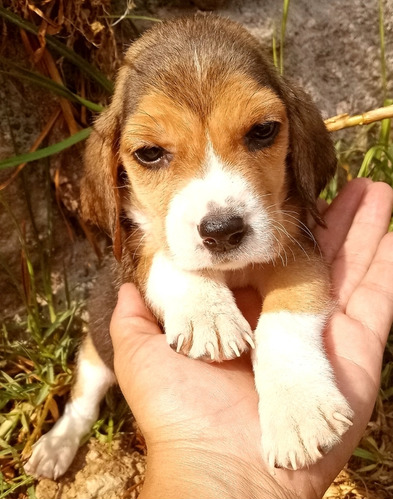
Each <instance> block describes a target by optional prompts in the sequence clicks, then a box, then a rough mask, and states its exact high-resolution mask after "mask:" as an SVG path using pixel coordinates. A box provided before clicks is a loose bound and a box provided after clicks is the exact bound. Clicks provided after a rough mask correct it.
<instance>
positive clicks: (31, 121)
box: [0, 0, 393, 498]
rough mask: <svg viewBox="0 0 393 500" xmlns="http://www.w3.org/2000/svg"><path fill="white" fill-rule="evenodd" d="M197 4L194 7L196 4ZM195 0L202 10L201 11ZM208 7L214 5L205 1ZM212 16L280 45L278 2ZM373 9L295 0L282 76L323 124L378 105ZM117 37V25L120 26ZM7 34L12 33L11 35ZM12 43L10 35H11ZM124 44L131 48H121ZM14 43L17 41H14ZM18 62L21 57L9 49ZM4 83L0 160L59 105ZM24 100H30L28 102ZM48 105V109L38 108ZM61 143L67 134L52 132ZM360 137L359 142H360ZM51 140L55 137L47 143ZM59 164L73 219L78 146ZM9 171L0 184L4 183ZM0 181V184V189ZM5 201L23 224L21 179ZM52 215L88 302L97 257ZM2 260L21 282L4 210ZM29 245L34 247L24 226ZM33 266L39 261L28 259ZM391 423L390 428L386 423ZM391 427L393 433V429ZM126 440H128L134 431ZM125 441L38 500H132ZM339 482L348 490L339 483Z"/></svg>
mask: <svg viewBox="0 0 393 500" xmlns="http://www.w3.org/2000/svg"><path fill="white" fill-rule="evenodd" d="M195 3H196V4H198V2H197V1H196V0H195ZM201 3H203V2H202V0H200V2H199V5H201ZM207 3H210V4H212V3H214V2H207ZM218 3H220V4H221V6H220V7H219V8H218V9H216V12H217V13H218V14H221V15H223V16H227V17H229V18H231V19H233V20H236V21H238V22H240V23H242V24H243V25H245V26H246V27H247V28H248V29H249V30H250V31H251V32H252V33H253V34H254V35H255V36H256V37H257V38H258V39H259V40H261V41H262V42H263V43H265V44H267V46H269V47H271V45H272V36H273V31H275V32H276V36H277V38H279V31H280V25H281V6H282V2H278V1H276V2H269V1H267V0H249V1H241V0H228V1H225V0H224V1H221V2H218ZM124 4H125V2H124V0H119V1H118V2H117V3H116V12H124V11H125V5H124ZM136 4H137V5H136V9H135V11H134V13H135V14H139V15H147V16H153V17H159V18H161V19H165V18H168V17H173V16H177V15H183V14H187V13H191V12H195V11H196V10H197V7H196V5H195V4H193V3H191V2H188V1H164V0H163V1H159V0H146V1H142V0H140V1H137V2H136ZM383 4H384V9H385V43H386V47H385V50H386V66H387V68H388V75H387V81H388V95H390V96H392V93H393V78H392V77H393V75H392V74H391V71H392V68H393V0H385V2H383ZM378 18H379V12H378V2H377V1H376V0H375V1H373V2H370V1H367V0H330V1H329V2H327V1H326V0H314V1H312V2H310V1H309V0H293V1H292V2H291V4H290V9H289V16H288V21H287V31H286V36H285V53H284V68H285V74H286V75H287V76H289V77H291V78H292V79H294V80H295V81H297V82H298V83H299V84H301V85H302V86H303V87H304V88H305V89H306V90H307V91H308V92H309V93H310V94H311V96H312V97H313V98H314V100H315V102H316V103H317V105H318V106H319V108H320V109H321V111H322V114H323V116H324V117H329V116H334V115H337V114H340V113H350V114H355V113H361V112H364V111H367V110H370V109H373V108H376V107H379V106H381V105H382V104H383V100H384V97H385V94H384V91H383V87H382V84H381V62H380V41H379V24H378ZM134 23H135V25H136V26H137V28H138V30H139V31H143V30H144V29H145V28H147V27H149V25H150V23H149V22H147V21H134ZM117 29H118V32H119V33H120V30H121V28H119V25H118V28H117ZM9 36H12V33H9ZM14 36H16V35H14ZM125 42H126V43H127V41H125ZM18 43H19V42H18ZM12 50H14V55H15V57H16V58H17V59H18V60H19V59H20V58H21V57H23V56H22V55H21V54H23V50H22V49H20V50H19V49H18V48H17V47H15V48H14V49H12ZM3 83H4V84H2V85H0V158H6V157H8V156H11V155H13V154H14V151H15V150H16V151H17V152H24V151H27V150H28V148H29V147H30V146H31V144H32V143H33V141H34V139H35V138H36V136H37V135H38V132H37V131H39V130H42V128H43V124H44V123H45V121H46V120H47V119H48V117H49V116H50V114H51V112H52V111H51V110H52V109H53V107H54V103H55V100H52V99H51V98H48V95H47V94H46V93H44V92H43V91H40V90H37V89H36V88H30V87H27V86H25V85H24V84H21V83H19V82H16V81H15V80H12V81H9V80H7V81H6V80H5V81H4V82H3ZM25 96H28V98H26V97H25ZM43 103H44V104H43ZM55 133H56V134H58V135H59V136H61V135H63V134H64V133H65V131H64V130H61V129H58V130H56V132H55ZM359 137H360V139H359ZM362 137H363V136H362V132H360V131H359V129H356V130H353V131H346V132H345V133H337V134H336V135H335V137H334V139H335V140H338V139H339V138H341V139H345V140H347V141H348V142H350V143H354V142H356V141H358V140H363V139H362ZM52 139H53V138H52ZM59 165H60V167H61V170H60V172H61V178H60V183H61V188H62V189H61V192H62V196H63V198H64V200H63V202H64V203H65V205H66V207H67V209H69V210H68V212H67V213H68V217H70V216H71V219H72V217H75V214H76V208H77V201H76V200H77V198H78V197H77V191H78V183H79V177H80V171H81V149H78V148H74V149H73V150H69V151H67V152H66V153H65V154H62V155H59V156H58V157H57V158H56V159H52V160H51V164H50V171H51V172H53V171H54V169H55V167H56V166H59ZM28 172H29V173H28V175H29V177H28V188H27V189H28V191H29V192H30V196H31V199H32V204H33V207H34V213H35V217H36V225H37V227H38V231H39V232H40V233H44V228H45V227H46V220H47V219H46V202H45V197H44V196H42V193H43V190H44V189H45V175H46V174H45V169H43V168H41V167H40V165H38V164H34V165H33V166H29V170H28ZM7 176H8V173H6V174H2V176H1V177H7ZM1 177H0V182H1ZM2 195H3V197H4V198H5V199H6V200H7V201H8V203H9V204H10V206H11V207H12V211H13V214H14V216H15V218H16V220H17V221H18V222H19V223H22V221H26V220H28V219H29V217H28V212H27V207H26V203H25V196H24V191H23V179H22V176H19V177H18V178H17V179H16V180H15V181H14V182H13V183H12V184H11V185H10V186H9V187H8V188H7V189H6V190H5V191H3V193H2ZM53 211H54V228H55V230H54V231H53V235H54V242H53V254H54V262H53V273H54V279H57V280H58V281H59V286H61V276H62V273H63V269H64V267H65V268H66V269H67V279H68V285H69V288H70V289H71V290H72V291H73V293H75V294H76V296H78V297H80V298H85V297H86V295H87V293H88V290H89V288H90V287H91V282H92V279H93V278H94V276H95V273H96V268H97V264H98V259H97V255H96V253H95V252H94V251H93V249H92V248H91V246H90V244H89V243H88V242H87V241H86V238H85V237H84V235H83V232H82V231H80V230H79V231H78V230H76V232H75V233H74V238H73V241H72V240H71V239H70V236H69V234H68V231H67V228H66V226H65V224H64V221H63V218H62V216H61V214H59V213H58V211H57V208H56V204H55V203H54V204H53ZM0 227H1V233H0V248H1V258H2V259H3V260H4V261H5V262H6V263H7V264H8V266H9V267H10V268H11V269H13V270H15V275H16V276H18V275H19V266H20V251H19V250H16V249H19V243H18V236H17V233H16V231H15V228H14V226H13V223H12V221H11V220H10V217H9V215H8V214H7V213H6V212H5V211H4V209H3V208H2V207H1V208H0ZM26 238H27V240H28V241H33V236H32V230H31V228H30V226H29V225H28V224H27V226H26ZM33 260H34V261H35V262H36V263H38V260H39V256H38V255H35V254H34V253H33ZM0 273H1V275H0V282H1V283H2V287H1V292H0V294H1V301H2V310H3V315H4V318H13V317H17V316H18V315H22V314H23V304H22V303H21V302H20V298H19V295H18V293H17V292H16V290H15V287H14V286H13V285H12V283H11V281H10V279H9V276H8V275H7V274H4V273H3V272H2V270H0ZM390 424H391V421H390ZM390 430H392V427H390ZM131 435H132V433H131ZM129 440H130V435H126V437H124V436H122V437H120V438H118V439H116V440H115V441H114V443H113V444H112V447H111V449H109V447H108V445H104V444H101V443H99V442H98V441H96V440H91V441H90V442H89V443H87V444H86V445H84V446H83V447H81V449H80V452H79V454H78V456H77V458H76V459H75V462H74V463H73V465H72V468H71V469H70V471H69V472H68V473H67V474H66V475H65V476H64V477H63V478H61V479H60V480H59V481H57V482H54V481H49V480H42V481H40V482H39V483H38V486H37V491H36V493H37V497H38V498H135V497H136V495H137V494H138V491H139V488H140V484H141V481H142V480H143V475H144V470H145V458H144V456H143V453H141V452H140V451H139V450H136V449H133V447H132V446H131V445H130V441H129ZM342 485H344V486H342ZM364 491H365V490H364V488H363V487H362V484H361V481H359V480H358V479H357V478H356V477H350V473H349V472H343V473H342V474H341V476H340V477H339V478H338V479H337V481H336V482H335V484H334V485H333V486H332V488H331V489H329V491H328V492H327V494H326V497H327V498H343V497H345V498H363V497H364V495H366V494H367V496H371V497H372V496H373V493H372V492H369V491H368V492H367V493H365V492H364Z"/></svg>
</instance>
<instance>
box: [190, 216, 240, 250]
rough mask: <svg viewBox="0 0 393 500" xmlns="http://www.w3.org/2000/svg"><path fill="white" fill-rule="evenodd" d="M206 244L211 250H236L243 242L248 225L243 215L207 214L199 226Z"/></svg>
mask: <svg viewBox="0 0 393 500" xmlns="http://www.w3.org/2000/svg"><path fill="white" fill-rule="evenodd" d="M198 232H199V235H200V236H201V238H202V242H203V244H204V246H205V247H206V248H207V249H208V250H210V251H211V252H217V253H218V252H226V251H229V250H234V249H235V248H236V247H238V246H239V245H240V243H241V242H242V240H243V238H244V236H245V234H246V232H247V226H246V225H245V223H244V220H243V218H242V217H237V216H236V217H223V216H206V217H204V218H203V219H202V220H201V223H200V224H199V226H198Z"/></svg>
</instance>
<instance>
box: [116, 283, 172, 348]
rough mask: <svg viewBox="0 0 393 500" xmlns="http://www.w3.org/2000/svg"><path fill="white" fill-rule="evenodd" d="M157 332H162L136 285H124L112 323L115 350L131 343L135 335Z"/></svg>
mask: <svg viewBox="0 0 393 500" xmlns="http://www.w3.org/2000/svg"><path fill="white" fill-rule="evenodd" d="M157 333H162V332H161V330H160V328H159V326H158V324H157V321H156V319H155V318H154V316H153V314H152V313H151V312H150V311H149V309H148V308H147V307H146V305H145V303H144V301H143V299H142V297H141V294H140V293H139V291H138V289H137V288H136V286H135V285H133V284H132V283H125V284H124V285H122V286H121V287H120V289H119V293H118V298H117V304H116V307H115V310H114V312H113V315H112V319H111V323H110V334H111V337H112V343H113V349H114V351H115V352H116V350H118V349H123V348H124V347H126V346H128V345H130V343H131V342H132V340H133V339H134V340H136V339H135V337H138V336H140V335H146V334H157Z"/></svg>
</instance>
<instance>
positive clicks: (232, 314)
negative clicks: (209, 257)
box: [146, 253, 253, 361]
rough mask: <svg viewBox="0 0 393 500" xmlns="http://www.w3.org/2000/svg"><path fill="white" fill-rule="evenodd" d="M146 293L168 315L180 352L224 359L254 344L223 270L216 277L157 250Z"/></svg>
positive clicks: (166, 321) (170, 331) (171, 339)
mask: <svg viewBox="0 0 393 500" xmlns="http://www.w3.org/2000/svg"><path fill="white" fill-rule="evenodd" d="M146 297H147V300H148V302H149V303H150V305H151V307H152V309H153V310H154V311H156V312H158V313H159V316H161V317H162V318H163V319H164V325H165V333H166V338H167V341H168V344H170V345H171V347H173V349H174V350H176V351H177V352H181V353H183V354H186V355H187V356H190V357H191V358H200V359H205V360H207V361H222V360H224V359H232V358H235V357H238V356H239V355H240V354H241V353H242V352H243V351H245V350H247V349H248V348H249V347H250V345H251V346H252V344H253V341H252V337H253V335H252V332H251V329H250V326H249V324H248V323H247V321H246V320H245V318H244V317H243V315H242V314H241V312H240V311H239V309H238V308H237V306H236V304H235V300H234V297H233V295H232V293H231V291H230V290H229V289H228V287H227V286H226V285H225V283H224V282H223V281H222V277H221V276H220V273H219V272H217V273H215V276H214V280H213V279H212V278H209V277H204V276H202V275H200V274H198V273H193V272H188V271H182V270H181V269H178V268H177V267H176V266H175V265H174V264H173V263H172V262H171V260H170V259H169V258H168V257H166V256H164V255H163V254H160V253H159V254H156V256H155V257H154V259H153V263H152V267H151V270H150V275H149V279H148V284H147V292H146Z"/></svg>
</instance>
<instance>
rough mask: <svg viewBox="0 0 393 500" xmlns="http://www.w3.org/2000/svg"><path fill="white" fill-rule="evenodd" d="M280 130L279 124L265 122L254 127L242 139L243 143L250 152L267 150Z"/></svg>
mask: <svg viewBox="0 0 393 500" xmlns="http://www.w3.org/2000/svg"><path fill="white" fill-rule="evenodd" d="M279 130H280V123H279V122H265V123H258V124H257V125H254V126H253V127H252V128H251V129H250V130H249V132H247V134H246V135H245V137H244V142H245V145H246V146H247V148H248V149H249V150H250V151H258V150H259V149H263V148H268V147H269V146H271V145H272V144H273V142H274V139H275V138H276V135H277V134H278V132H279Z"/></svg>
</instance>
